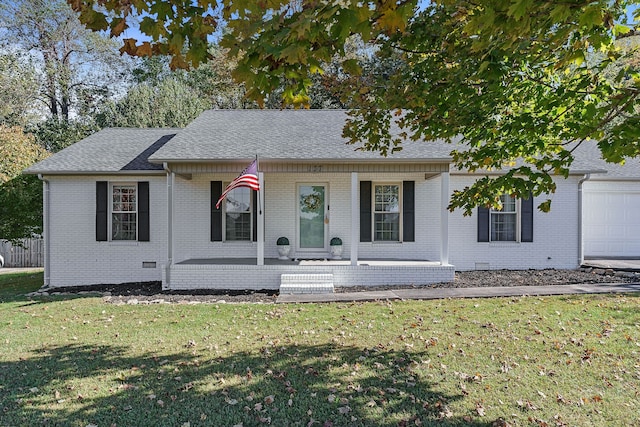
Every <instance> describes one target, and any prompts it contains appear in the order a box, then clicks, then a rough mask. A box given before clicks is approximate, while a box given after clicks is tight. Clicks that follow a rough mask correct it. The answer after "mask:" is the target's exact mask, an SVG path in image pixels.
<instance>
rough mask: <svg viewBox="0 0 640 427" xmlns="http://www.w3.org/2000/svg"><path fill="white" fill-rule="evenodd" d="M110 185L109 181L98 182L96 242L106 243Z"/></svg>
mask: <svg viewBox="0 0 640 427" xmlns="http://www.w3.org/2000/svg"><path fill="white" fill-rule="evenodd" d="M108 191H109V183H108V182H107V181H96V241H98V242H106V241H107V240H108V236H107V217H108V215H109V209H108V206H109V195H108Z"/></svg>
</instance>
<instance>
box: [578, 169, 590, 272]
mask: <svg viewBox="0 0 640 427" xmlns="http://www.w3.org/2000/svg"><path fill="white" fill-rule="evenodd" d="M590 179H591V174H590V173H586V174H585V175H584V178H582V179H581V180H580V181H579V182H578V267H579V266H581V265H582V264H583V263H584V238H583V237H584V230H583V229H582V222H583V221H582V217H583V216H584V215H583V214H584V212H582V210H583V203H582V198H583V194H582V193H583V191H582V185H583V184H584V183H585V182H586V181H588V180H590Z"/></svg>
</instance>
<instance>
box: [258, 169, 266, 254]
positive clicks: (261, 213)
mask: <svg viewBox="0 0 640 427" xmlns="http://www.w3.org/2000/svg"><path fill="white" fill-rule="evenodd" d="M258 183H259V184H260V194H258V230H257V231H258V236H257V238H256V240H257V241H258V255H257V259H258V265H264V173H263V172H258Z"/></svg>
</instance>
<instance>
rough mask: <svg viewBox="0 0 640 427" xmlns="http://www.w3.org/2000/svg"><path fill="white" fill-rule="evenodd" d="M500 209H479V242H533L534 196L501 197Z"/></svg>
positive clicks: (481, 207)
mask: <svg viewBox="0 0 640 427" xmlns="http://www.w3.org/2000/svg"><path fill="white" fill-rule="evenodd" d="M500 203H501V205H502V207H501V208H500V209H493V208H492V209H489V208H486V207H483V206H480V207H478V242H533V222H534V218H533V217H534V215H533V206H534V204H533V196H529V197H527V198H526V199H525V198H522V199H520V198H517V197H513V196H511V195H504V194H503V195H502V196H500Z"/></svg>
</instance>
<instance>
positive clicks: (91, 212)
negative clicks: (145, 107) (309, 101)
mask: <svg viewBox="0 0 640 427" xmlns="http://www.w3.org/2000/svg"><path fill="white" fill-rule="evenodd" d="M345 119H346V114H345V112H344V111H336V110H331V111H329V110H309V111H293V110H284V111H275V110H217V111H207V112H205V113H203V114H202V115H201V116H200V117H199V118H198V119H196V120H195V121H194V122H193V123H191V124H190V125H189V126H187V127H186V128H184V129H105V130H102V131H100V132H98V133H96V134H94V135H92V136H90V137H88V138H86V139H85V140H83V141H80V142H78V143H77V144H74V145H72V146H71V147H69V148H67V149H65V150H63V151H61V152H59V153H57V154H55V155H54V156H52V157H50V158H48V159H46V160H44V161H42V162H40V163H38V164H36V165H34V166H32V167H30V168H29V169H27V171H26V173H32V174H39V176H40V177H41V179H42V180H43V182H44V188H45V197H44V215H45V231H44V235H45V240H46V244H45V247H46V249H45V282H46V283H45V284H47V285H50V286H73V285H86V284H98V283H127V282H138V281H162V283H163V286H164V287H165V288H166V289H186V288H221V289H268V288H271V289H277V288H278V287H279V286H280V283H281V277H282V275H286V274H331V275H333V276H332V277H333V282H334V283H335V284H336V285H340V286H351V285H378V284H415V285H423V284H429V283H434V282H441V281H451V280H453V277H454V271H455V270H470V269H500V268H509V269H529V268H535V269H542V268H576V267H578V266H579V264H580V262H581V260H582V245H583V242H582V233H581V209H580V205H581V199H580V198H581V196H580V189H581V186H582V181H583V180H584V178H585V174H588V173H597V172H602V171H601V170H600V169H598V168H596V167H593V168H590V169H589V168H587V169H584V168H581V169H580V170H576V172H575V173H572V174H571V175H570V176H569V178H568V179H562V178H559V179H558V181H557V185H558V190H557V192H556V194H555V195H553V204H552V211H551V212H550V213H548V214H545V213H541V212H539V211H537V209H535V206H536V205H537V203H536V201H535V200H514V199H509V200H507V199H505V202H506V203H505V209H504V211H502V212H493V211H488V210H486V209H480V210H478V212H477V214H474V215H473V216H471V217H464V216H462V214H461V213H460V212H454V213H449V212H448V210H447V209H446V208H447V205H448V200H449V195H450V194H451V192H452V191H453V190H454V189H458V188H463V187H464V186H465V185H468V184H469V183H470V182H472V180H474V179H475V176H473V175H470V174H466V173H463V172H455V171H450V169H449V165H450V162H451V158H450V156H449V152H450V151H451V147H450V146H449V145H448V144H445V143H443V142H441V141H434V142H411V141H405V143H404V145H403V150H402V151H400V152H398V153H394V154H393V155H390V156H389V157H387V158H383V157H381V156H380V155H378V154H376V153H369V152H364V151H359V150H355V148H356V147H354V146H350V145H346V144H345V140H344V139H343V138H342V137H341V133H342V127H343V125H344V122H345ZM256 156H257V157H258V159H259V178H260V181H261V191H260V192H253V191H250V190H249V189H246V188H242V189H237V190H234V192H233V193H230V194H229V196H228V197H227V199H226V201H225V202H223V204H222V206H221V208H220V209H216V208H215V202H216V201H217V199H218V197H219V195H220V193H221V192H222V190H223V189H224V187H225V186H226V185H227V184H228V183H229V182H230V181H232V180H233V179H234V178H235V177H236V176H237V175H238V173H239V172H240V171H241V170H242V169H243V168H244V167H245V166H247V164H248V163H249V162H251V161H252V160H253V159H254V158H255V157H256ZM281 236H282V237H287V238H288V240H289V241H290V244H291V252H290V254H289V257H290V260H287V261H283V260H278V248H277V246H276V240H277V239H278V238H279V237H281ZM334 237H339V238H340V239H341V240H342V242H343V254H342V259H341V260H332V259H331V257H330V255H329V250H330V246H329V242H330V240H331V239H332V238H334Z"/></svg>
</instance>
